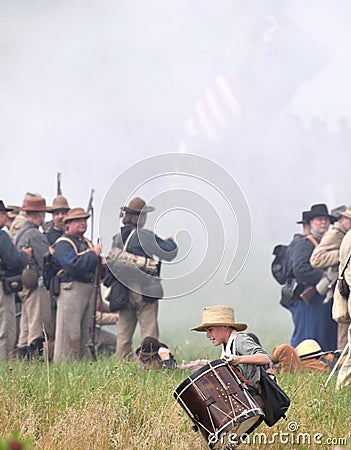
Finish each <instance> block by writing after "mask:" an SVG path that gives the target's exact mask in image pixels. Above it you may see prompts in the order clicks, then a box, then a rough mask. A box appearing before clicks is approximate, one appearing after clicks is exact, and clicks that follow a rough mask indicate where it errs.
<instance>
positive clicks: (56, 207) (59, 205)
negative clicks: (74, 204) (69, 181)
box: [51, 195, 70, 212]
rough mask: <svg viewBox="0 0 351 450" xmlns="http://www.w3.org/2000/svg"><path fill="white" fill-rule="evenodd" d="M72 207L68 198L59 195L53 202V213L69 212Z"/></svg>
mask: <svg viewBox="0 0 351 450" xmlns="http://www.w3.org/2000/svg"><path fill="white" fill-rule="evenodd" d="M69 209H70V207H69V205H68V201H67V199H66V197H64V196H63V195H58V196H57V197H55V198H54V200H53V202H52V207H51V212H55V211H69Z"/></svg>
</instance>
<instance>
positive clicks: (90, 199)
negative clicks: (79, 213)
mask: <svg viewBox="0 0 351 450" xmlns="http://www.w3.org/2000/svg"><path fill="white" fill-rule="evenodd" d="M94 192H95V190H94V189H92V190H91V192H90V198H89V203H88V208H87V213H91V233H90V240H91V242H93V239H94V207H93V200H94Z"/></svg>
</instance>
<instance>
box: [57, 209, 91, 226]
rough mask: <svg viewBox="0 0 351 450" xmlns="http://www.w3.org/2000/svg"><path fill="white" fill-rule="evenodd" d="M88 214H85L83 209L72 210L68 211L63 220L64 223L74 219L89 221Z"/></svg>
mask: <svg viewBox="0 0 351 450" xmlns="http://www.w3.org/2000/svg"><path fill="white" fill-rule="evenodd" d="M89 217H90V214H89V213H87V212H85V211H84V209H83V208H72V209H70V210H69V212H68V214H67V216H66V217H65V218H64V219H63V222H64V223H67V222H70V221H72V220H76V219H89Z"/></svg>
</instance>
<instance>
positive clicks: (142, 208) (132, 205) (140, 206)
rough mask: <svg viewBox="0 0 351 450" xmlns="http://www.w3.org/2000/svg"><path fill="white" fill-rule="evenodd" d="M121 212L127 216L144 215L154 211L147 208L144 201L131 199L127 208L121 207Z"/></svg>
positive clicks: (137, 198)
mask: <svg viewBox="0 0 351 450" xmlns="http://www.w3.org/2000/svg"><path fill="white" fill-rule="evenodd" d="M121 210H122V211H124V212H126V213H129V214H145V213H148V212H151V211H155V208H154V207H153V206H147V205H146V202H145V200H143V199H142V198H140V197H135V198H133V199H132V200H131V201H130V202H129V203H128V206H122V207H121Z"/></svg>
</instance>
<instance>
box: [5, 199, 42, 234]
mask: <svg viewBox="0 0 351 450" xmlns="http://www.w3.org/2000/svg"><path fill="white" fill-rule="evenodd" d="M33 197H40V194H32V193H31V192H27V193H26V195H25V196H24V200H23V204H22V209H21V210H20V211H19V213H18V214H17V215H16V217H15V218H14V220H13V222H12V224H11V227H10V237H11V238H12V239H14V238H15V236H16V234H17V233H18V231H19V230H20V229H21V228H22V226H23V224H24V222H25V221H26V220H27V214H26V212H25V211H24V210H23V207H24V206H25V204H26V201H27V200H28V199H29V198H33Z"/></svg>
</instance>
